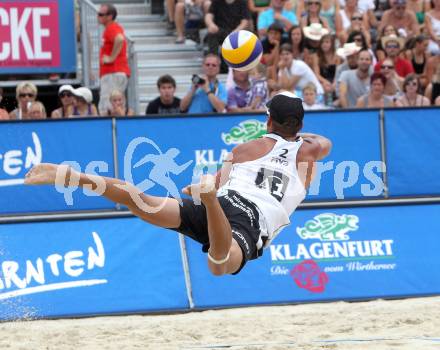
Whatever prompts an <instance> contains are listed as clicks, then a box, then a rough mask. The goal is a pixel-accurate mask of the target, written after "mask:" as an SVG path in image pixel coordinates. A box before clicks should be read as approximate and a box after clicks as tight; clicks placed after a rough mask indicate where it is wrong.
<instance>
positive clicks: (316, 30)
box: [303, 23, 330, 41]
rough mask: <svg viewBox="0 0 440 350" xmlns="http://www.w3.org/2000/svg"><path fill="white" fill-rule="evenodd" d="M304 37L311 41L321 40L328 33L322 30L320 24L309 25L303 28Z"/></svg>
mask: <svg viewBox="0 0 440 350" xmlns="http://www.w3.org/2000/svg"><path fill="white" fill-rule="evenodd" d="M303 30H304V36H305V37H306V38H308V39H311V40H316V41H318V40H321V38H322V37H323V36H324V35H326V34H328V33H329V32H330V31H329V30H328V29H327V28H324V27H323V26H322V24H321V23H311V24H310V25H309V26H307V27H304V29H303Z"/></svg>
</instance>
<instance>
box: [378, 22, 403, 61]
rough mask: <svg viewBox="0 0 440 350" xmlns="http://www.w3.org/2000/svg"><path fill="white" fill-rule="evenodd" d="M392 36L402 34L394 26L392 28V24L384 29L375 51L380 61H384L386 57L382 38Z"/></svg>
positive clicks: (379, 36) (380, 33)
mask: <svg viewBox="0 0 440 350" xmlns="http://www.w3.org/2000/svg"><path fill="white" fill-rule="evenodd" d="M390 35H395V36H400V34H399V33H398V32H397V29H396V28H394V26H392V25H391V24H388V25H385V26H384V27H383V28H382V30H381V31H380V32H379V35H378V37H377V41H376V50H375V53H376V57H377V59H378V61H383V60H384V59H385V57H386V53H385V50H384V48H383V47H382V38H384V37H386V36H390Z"/></svg>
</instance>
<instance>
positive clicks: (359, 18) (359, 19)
mask: <svg viewBox="0 0 440 350" xmlns="http://www.w3.org/2000/svg"><path fill="white" fill-rule="evenodd" d="M351 20H352V21H361V20H362V17H360V16H354V17H351Z"/></svg>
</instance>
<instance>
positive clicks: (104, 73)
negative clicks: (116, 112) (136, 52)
mask: <svg viewBox="0 0 440 350" xmlns="http://www.w3.org/2000/svg"><path fill="white" fill-rule="evenodd" d="M116 16H117V11H116V8H115V7H114V6H113V5H111V4H105V5H101V7H100V9H99V12H98V21H99V23H100V24H102V25H103V26H104V27H105V29H104V32H103V34H102V42H103V44H102V46H101V50H100V53H99V63H100V66H99V75H100V77H101V81H100V85H101V91H100V96H99V111H100V113H102V114H103V115H105V113H106V112H107V110H108V109H109V108H110V103H109V97H110V94H111V92H112V91H113V90H115V89H116V90H119V91H121V92H123V93H125V90H126V88H127V83H128V77H129V76H130V68H129V66H128V59H127V40H126V38H125V34H124V29H122V27H121V26H120V25H119V24H118V23H116V22H115V19H116Z"/></svg>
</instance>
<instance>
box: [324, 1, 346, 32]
mask: <svg viewBox="0 0 440 350" xmlns="http://www.w3.org/2000/svg"><path fill="white" fill-rule="evenodd" d="M340 12H341V9H340V1H339V0H322V2H321V11H320V13H319V14H320V15H321V16H322V17H323V18H325V19H326V20H327V23H328V27H329V29H330V32H331V33H332V34H335V35H336V36H337V37H339V35H340V34H341V31H342V19H341V14H340Z"/></svg>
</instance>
